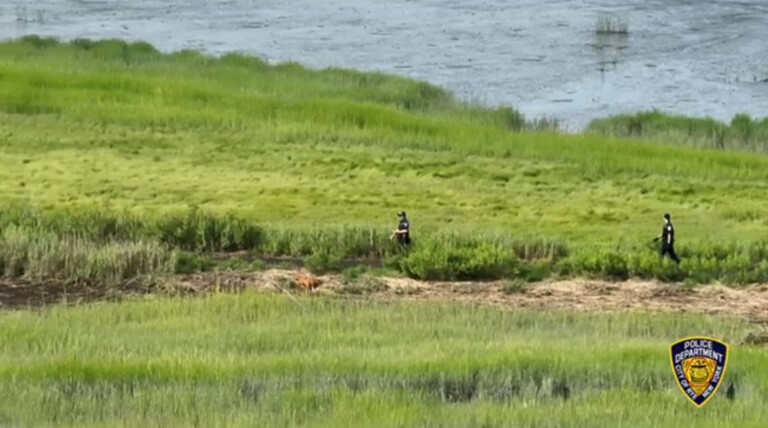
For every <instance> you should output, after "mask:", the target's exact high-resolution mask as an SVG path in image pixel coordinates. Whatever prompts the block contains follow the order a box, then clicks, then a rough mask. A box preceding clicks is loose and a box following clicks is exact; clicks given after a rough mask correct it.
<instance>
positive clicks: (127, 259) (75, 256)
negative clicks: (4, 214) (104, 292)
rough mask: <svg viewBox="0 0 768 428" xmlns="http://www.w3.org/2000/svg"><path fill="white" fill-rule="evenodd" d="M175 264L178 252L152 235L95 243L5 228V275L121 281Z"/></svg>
mask: <svg viewBox="0 0 768 428" xmlns="http://www.w3.org/2000/svg"><path fill="white" fill-rule="evenodd" d="M175 269H176V258H175V254H174V253H173V252H172V251H168V250H167V249H166V248H164V247H162V246H161V245H160V244H159V243H157V242H154V241H151V240H148V241H132V242H124V241H123V242H121V241H113V240H109V241H105V242H101V243H96V242H94V241H91V240H88V239H86V238H83V237H80V236H77V235H76V234H74V235H68V236H67V235H57V234H55V233H52V232H43V231H37V230H31V229H27V228H24V227H15V226H11V227H6V228H4V229H3V230H2V234H0V276H3V277H6V278H26V279H29V280H32V281H46V280H55V281H63V282H65V283H67V284H72V285H90V286H96V285H98V286H116V285H120V284H124V283H126V282H128V281H133V282H137V281H138V282H141V281H144V280H152V279H157V278H162V277H165V276H167V275H170V274H172V273H173V272H174V271H175Z"/></svg>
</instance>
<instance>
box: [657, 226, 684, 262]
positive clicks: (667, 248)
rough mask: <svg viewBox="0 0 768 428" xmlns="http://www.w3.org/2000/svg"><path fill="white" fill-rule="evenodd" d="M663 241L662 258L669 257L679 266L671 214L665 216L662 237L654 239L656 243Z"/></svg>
mask: <svg viewBox="0 0 768 428" xmlns="http://www.w3.org/2000/svg"><path fill="white" fill-rule="evenodd" d="M659 239H661V251H660V253H661V257H664V256H665V255H669V258H670V259H672V260H674V261H675V263H677V264H678V265H679V264H680V259H679V258H678V257H677V254H675V227H674V226H672V217H671V216H670V215H669V213H666V214H664V226H663V227H662V229H661V235H659V236H657V237H656V238H654V241H658V240H659Z"/></svg>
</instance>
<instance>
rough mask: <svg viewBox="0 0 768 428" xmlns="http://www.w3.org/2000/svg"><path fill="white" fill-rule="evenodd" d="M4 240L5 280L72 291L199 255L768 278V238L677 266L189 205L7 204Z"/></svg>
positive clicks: (650, 252) (451, 274) (506, 275)
mask: <svg viewBox="0 0 768 428" xmlns="http://www.w3.org/2000/svg"><path fill="white" fill-rule="evenodd" d="M0 238H1V240H0V272H1V273H2V274H3V275H5V276H7V277H21V276H24V277H27V278H31V279H40V280H42V279H50V278H58V279H61V280H66V281H70V282H73V283H77V284H94V283H104V284H107V285H110V284H118V283H120V282H121V281H122V282H124V281H127V280H130V279H133V278H141V277H143V276H152V275H154V276H163V275H168V274H171V273H173V272H174V271H179V272H185V273H188V272H190V271H194V270H197V269H203V268H204V267H205V266H207V264H208V262H205V261H204V260H203V259H199V257H203V258H205V257H210V256H215V255H217V254H219V253H224V254H231V253H233V252H244V253H245V255H246V257H247V258H255V259H263V260H277V261H280V260H282V258H288V259H289V260H298V261H299V262H303V263H305V264H306V266H307V267H308V268H309V269H311V270H313V271H315V272H317V273H326V272H340V271H342V270H343V269H345V268H348V267H351V266H356V265H372V266H382V267H387V268H390V269H394V270H396V271H398V272H401V273H403V274H405V275H408V276H410V277H412V278H416V279H422V280H496V279H525V280H531V281H538V280H543V279H546V278H550V277H556V276H559V277H566V278H567V277H595V278H604V279H610V280H626V279H629V278H644V279H650V278H653V279H658V280H662V281H676V282H679V281H688V282H693V283H711V282H717V281H719V282H723V283H727V284H734V285H738V284H749V283H759V282H766V281H768V241H759V240H757V241H751V242H746V243H741V244H737V243H733V242H731V243H717V242H706V241H693V242H690V243H686V244H684V245H679V248H678V254H679V255H680V256H681V257H682V258H683V263H682V264H681V265H680V266H677V265H675V264H674V263H672V262H670V261H668V260H665V259H662V258H661V257H660V256H659V255H658V252H657V251H658V249H657V248H656V246H655V245H628V244H618V245H614V246H612V247H606V246H589V245H584V246H575V247H574V246H573V245H569V244H567V243H565V242H562V241H559V240H557V239H552V238H547V237H543V236H535V235H529V236H514V235H511V234H502V233H497V234H487V233H486V234H483V233H481V234H476V235H472V234H467V233H457V232H446V231H443V232H439V231H438V232H436V233H434V234H426V235H421V236H420V235H418V234H417V235H414V242H413V243H412V244H411V245H410V246H409V247H408V248H407V249H406V250H405V251H403V249H401V248H400V247H399V246H398V245H397V244H396V243H395V242H393V241H392V240H391V239H390V235H389V234H388V233H385V231H383V230H376V229H370V228H348V227H347V228H345V227H328V228H300V227H297V228H282V227H270V226H261V225H259V224H256V223H254V222H252V221H249V220H247V219H244V218H238V217H237V216H235V215H233V214H224V215H217V214H214V213H210V212H205V211H203V210H200V209H199V208H196V207H192V208H190V209H189V211H188V212H186V213H178V214H165V215H160V216H155V217H152V216H140V215H131V214H126V213H123V214H118V213H108V212H104V211H98V212H89V211H86V212H81V213H80V214H76V213H73V212H52V213H41V212H38V211H35V210H31V209H29V208H19V207H16V208H7V209H5V210H3V214H2V215H0ZM180 252H184V253H180ZM190 254H191V256H190Z"/></svg>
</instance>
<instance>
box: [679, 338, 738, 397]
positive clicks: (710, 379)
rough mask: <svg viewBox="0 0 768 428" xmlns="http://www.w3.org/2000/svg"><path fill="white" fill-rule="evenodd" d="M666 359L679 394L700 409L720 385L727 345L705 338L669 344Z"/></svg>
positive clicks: (725, 362) (726, 361)
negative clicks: (669, 364) (669, 362)
mask: <svg viewBox="0 0 768 428" xmlns="http://www.w3.org/2000/svg"><path fill="white" fill-rule="evenodd" d="M670 357H671V358H672V371H673V372H674V373H675V378H676V379H677V386H679V387H680V391H682V392H683V394H684V395H685V396H686V397H688V399H690V400H691V402H692V403H693V404H694V405H695V406H696V407H701V406H703V405H704V404H706V403H707V401H709V399H710V398H712V396H713V395H715V392H717V389H718V388H719V387H720V384H721V383H722V382H723V376H725V369H726V366H727V364H728V345H727V344H725V343H723V342H721V341H719V340H716V339H712V338H709V337H689V338H686V339H680V340H678V341H677V342H675V343H673V344H672V347H671V348H670Z"/></svg>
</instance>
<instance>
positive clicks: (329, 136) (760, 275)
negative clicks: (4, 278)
mask: <svg viewBox="0 0 768 428" xmlns="http://www.w3.org/2000/svg"><path fill="white" fill-rule="evenodd" d="M0 82H2V85H0V142H1V144H0V163H1V164H2V166H3V167H2V168H1V169H0V198H1V199H2V201H3V202H2V204H3V206H4V207H5V208H4V209H3V210H2V216H0V217H2V218H0V228H2V229H3V230H5V232H3V234H4V236H5V235H8V234H9V233H10V235H11V236H10V237H8V236H5V237H4V238H3V239H2V240H0V259H3V258H4V259H5V261H3V262H0V270H2V267H3V266H4V265H5V266H9V265H14V266H17V265H18V266H20V267H18V268H14V270H13V272H16V273H23V271H24V270H25V269H26V268H27V267H28V266H27V265H29V264H30V263H37V262H34V261H27V259H30V260H31V259H32V258H33V257H31V256H30V255H29V254H30V252H29V251H27V249H28V248H30V246H29V245H27V244H25V245H20V244H19V240H18V239H17V238H18V235H20V234H21V235H23V234H35V235H36V234H37V232H35V233H33V232H30V230H31V229H35V230H38V231H39V230H40V227H39V226H40V225H41V224H50V223H52V222H54V223H57V224H58V226H57V228H55V230H54V231H53V232H51V233H53V234H55V235H56V236H57V238H56V239H59V240H60V241H61V240H64V241H66V240H68V239H70V235H72V234H75V235H88V239H96V238H99V239H101V238H110V239H112V238H115V236H119V237H120V238H121V239H122V240H123V241H126V240H127V241H130V242H128V244H130V245H134V243H133V241H136V240H138V239H145V238H146V239H160V241H161V242H160V243H161V244H170V246H171V247H172V248H176V249H180V248H181V249H185V250H194V251H200V250H225V251H226V250H228V249H230V250H233V249H235V250H236V249H239V250H242V249H245V250H250V251H254V252H256V253H258V254H271V255H275V254H287V255H292V256H302V257H304V256H307V255H313V254H316V253H323V254H325V255H323V254H321V255H320V256H322V257H326V256H327V257H331V258H337V259H338V258H360V257H379V258H380V257H388V256H390V255H391V254H392V251H393V249H392V248H391V245H390V244H389V243H388V242H387V237H388V234H389V231H390V230H391V229H392V228H393V227H394V225H395V224H396V223H395V220H396V219H395V218H394V213H395V212H397V211H399V210H401V209H402V210H406V211H408V212H409V214H410V217H411V222H412V225H413V227H414V229H413V230H414V232H413V233H414V237H415V238H416V240H417V242H418V243H421V244H424V245H423V246H422V248H421V250H420V251H421V253H423V254H422V255H423V257H421V259H419V257H414V258H413V259H411V260H408V261H405V262H403V261H397V260H396V261H394V262H393V263H394V265H395V266H396V267H397V269H399V270H401V271H403V272H406V273H408V274H410V275H412V276H416V277H420V278H434V277H445V278H475V277H499V276H509V275H511V273H510V272H509V271H510V270H509V269H499V268H498V265H499V264H504V265H506V264H508V261H509V260H510V256H509V254H510V253H513V252H514V253H515V254H516V256H521V255H522V256H523V257H522V259H524V260H525V261H529V260H527V259H531V258H533V259H538V258H541V257H542V256H543V257H544V258H546V259H548V260H549V262H548V263H550V266H548V267H547V268H546V269H545V270H546V271H547V272H558V273H561V274H565V275H596V276H607V277H619V278H622V277H627V276H643V277H656V278H660V279H665V280H667V279H672V280H684V279H690V280H692V281H695V282H708V281H712V280H721V281H725V282H729V283H745V282H755V281H762V280H764V279H765V278H768V268H766V266H765V265H764V264H763V263H762V260H763V255H764V254H765V250H764V248H766V247H765V243H764V241H765V233H766V231H768V216H767V215H768V208H766V206H765V204H764V203H762V199H763V196H764V193H765V191H766V188H767V187H768V181H767V180H766V179H767V178H768V158H766V157H765V156H763V155H758V154H754V153H745V152H737V151H734V152H728V151H723V150H717V149H706V148H695V147H687V146H686V145H689V144H691V139H695V138H699V137H700V138H701V139H702V140H701V141H702V143H701V145H707V144H709V143H708V141H709V140H707V138H709V134H707V132H709V131H707V130H708V129H710V128H712V126H713V125H712V124H711V123H710V122H707V121H699V122H697V121H696V120H692V119H691V120H687V119H686V120H687V121H686V120H683V119H679V118H676V119H674V118H673V119H674V120H673V119H669V121H668V122H669V123H667V125H663V126H662V125H658V124H656V125H654V127H651V126H650V125H647V126H645V127H643V128H642V129H645V130H648V129H654V130H658V129H660V128H664V129H668V128H669V129H672V128H674V129H678V128H685V129H688V130H689V131H691V130H692V129H694V128H696V127H697V126H700V127H701V128H702V130H703V131H702V133H701V135H699V134H697V133H693V132H692V131H691V132H689V134H690V135H688V134H686V135H687V136H686V138H685V139H683V138H681V140H680V141H677V140H674V141H665V142H667V143H668V144H666V145H659V144H648V143H645V142H642V141H638V140H635V139H628V140H620V139H613V138H610V137H605V136H599V134H600V133H603V134H611V135H612V134H616V135H628V136H632V137H636V136H637V135H634V134H633V133H632V132H634V131H632V130H633V129H634V128H633V127H631V126H630V127H629V131H626V130H623V129H624V128H622V127H623V126H624V125H622V124H623V123H624V122H623V121H624V120H625V119H623V118H617V119H616V118H615V119H612V120H613V122H609V124H610V123H614V125H612V127H611V126H609V125H606V124H604V123H603V122H595V123H594V124H593V126H592V128H593V131H594V132H592V133H587V134H583V135H562V134H559V133H556V132H552V131H541V130H537V131H532V130H531V129H532V128H535V127H536V125H535V124H534V121H528V120H526V119H525V118H524V117H522V116H521V115H520V114H519V113H517V112H516V111H515V110H513V109H510V108H497V109H487V108H482V107H478V106H473V105H469V104H466V103H462V102H459V101H456V100H455V99H454V98H453V96H452V95H451V94H450V93H447V92H446V91H444V90H442V89H440V88H436V87H433V86H431V85H428V84H426V83H422V82H417V81H412V80H409V79H404V78H399V77H394V76H386V75H381V74H371V73H357V72H353V71H347V70H339V69H328V70H309V69H306V68H303V67H301V66H299V65H297V64H293V63H288V64H278V65H269V64H267V63H265V62H264V61H262V60H260V59H258V58H253V57H247V56H243V55H238V54H230V55H225V56H223V57H221V58H212V57H206V56H204V55H201V54H199V53H196V52H190V51H183V52H177V53H172V54H161V53H159V52H158V51H156V50H155V49H154V48H153V47H152V46H150V45H147V44H144V43H133V44H128V43H125V42H122V41H117V40H112V41H101V42H94V41H88V40H76V41H73V42H71V43H59V42H57V41H55V40H52V39H45V38H39V37H34V36H32V37H27V38H24V39H21V40H15V41H8V42H3V43H2V44H0ZM641 119H642V120H640V119H638V120H636V121H639V122H642V123H651V122H653V123H656V122H654V121H658V120H657V119H658V117H656V116H652V117H651V119H647V120H646V118H645V116H643V117H641ZM742 122H744V120H743V118H742V119H740V121H735V122H734V124H733V125H732V126H731V128H728V129H737V128H738V127H737V125H739V124H740V123H742ZM748 122H749V126H747V125H744V126H747V128H749V127H754V128H755V129H756V130H757V129H758V128H759V126H760V125H759V124H758V123H757V122H756V121H752V119H749V120H748ZM601 123H602V124H603V125H601ZM633 123H634V122H633ZM665 123H666V122H665ZM742 125H743V123H742ZM718 126H720V125H718ZM722 126H726V125H722ZM726 128H727V126H726ZM742 128H743V126H742ZM742 128H738V129H742ZM749 129H752V128H749ZM649 132H650V131H649ZM723 132H725V131H723ZM729 132H730V131H729ZM734 132H735V131H734ZM745 132H746V131H745ZM643 135H645V134H643ZM649 135H650V137H649V138H651V137H652V139H654V140H663V139H664V138H663V136H664V135H667V134H663V133H659V132H654V133H651V134H649ZM669 135H674V134H669ZM728 135H730V134H728ZM734 135H737V134H734ZM738 135H741V134H738ZM749 135H750V136H756V137H754V138H756V140H754V141H759V139H760V138H761V137H760V136H761V135H762V134H761V133H760V132H758V131H754V132H752V131H749ZM670 138H671V137H670ZM734 138H735V137H734ZM750 138H753V137H750ZM697 141H698V140H697ZM749 141H753V140H749ZM755 144H757V143H755ZM19 206H22V207H23V208H18V207H19ZM193 206H194V207H198V209H199V210H200V212H203V213H205V214H204V216H209V217H206V218H210V221H209V222H208V223H205V224H203V223H195V224H194V225H193V226H194V227H188V228H186V229H185V230H183V231H181V228H184V227H186V226H184V225H183V224H182V223H184V220H179V218H182V219H183V218H184V216H186V213H187V212H188V211H189V210H190V207H193ZM667 211H668V212H671V213H672V214H673V219H674V220H675V223H676V228H677V233H678V242H679V247H680V249H679V252H681V253H682V254H683V256H684V257H685V259H686V261H684V263H683V265H682V267H681V270H679V271H670V269H671V268H669V267H668V266H666V265H664V264H663V263H662V262H661V261H660V260H658V257H656V254H655V253H654V252H655V248H654V247H653V246H651V244H650V240H651V238H652V237H653V236H655V235H657V234H658V232H659V230H660V226H661V214H662V213H663V212H667ZM96 216H98V217H100V218H102V219H104V218H107V220H105V221H101V222H100V223H98V224H97V225H95V226H94V224H91V223H89V222H90V221H91V219H93V218H94V217H96ZM49 217H55V218H56V219H58V220H56V221H52V220H50V218H49ZM62 218H64V219H66V221H64V222H62V221H61V219H62ZM235 218H236V219H237V222H236V224H238V225H241V226H242V225H244V226H243V227H240V226H237V227H238V228H239V229H238V230H239V231H245V232H244V233H246V232H247V233H248V234H249V235H248V236H247V237H243V236H240V235H238V236H237V237H233V236H234V235H237V233H239V232H237V233H235V232H231V231H230V230H229V229H232V227H230V226H229V225H230V224H235V223H232V222H233V221H234V220H232V219H235ZM9 219H10V220H9ZM30 219H32V220H30ZM20 222H21V223H25V225H24V227H23V228H22V229H18V228H17V226H19V224H18V223H20ZM158 222H159V223H161V224H162V225H163V226H162V227H155V226H148V225H154V224H158ZM180 224H181V226H178V225H180ZM62 225H63V226H62ZM102 226H103V227H102ZM134 226H135V230H127V229H128V228H132V227H134ZM177 226H178V227H177ZM187 226H188V225H187ZM209 226H211V227H209ZM8 228H16V229H14V230H11V231H10V232H8ZM96 229H98V230H97V232H94V233H95V235H97V236H96V237H94V233H92V232H93V231H94V230H96ZM158 229H161V230H162V231H161V232H158V231H157V230H158ZM171 229H172V230H171ZM257 229H258V230H257ZM19 230H21V232H19ZM150 230H151V233H150V232H148V231H150ZM169 230H170V231H169ZM211 231H213V232H211ZM211 233H212V234H214V235H216V234H219V235H216V236H215V237H211ZM180 234H182V235H184V236H180ZM222 234H229V235H227V236H228V237H226V239H225V238H222V236H223V235H222ZM64 235H66V236H64ZM257 235H258V237H262V239H261V240H260V241H258V242H257V240H256V237H257ZM36 236H37V235H36ZM158 236H161V238H158ZM169 236H171V237H172V239H164V238H168V237H169ZM163 237H164V238H163ZM230 238H231V239H230ZM47 239H48V238H47V237H44V239H43V238H40V237H35V238H34V239H33V241H35V242H38V243H40V242H42V244H40V245H42V246H43V247H45V248H53V247H55V245H53V244H49V243H47ZM227 239H230V241H237V242H235V243H231V242H230V243H226V242H224V241H226V240H227ZM185 240H186V241H185ZM467 240H469V241H471V242H470V244H467ZM182 241H185V242H186V244H185V245H181V244H184V242H182ZM191 241H195V244H194V245H192V244H190V242H191ZM212 242H213V244H212ZM227 242H229V241H227ZM122 243H125V242H121V243H118V244H122ZM107 244H110V245H112V244H114V243H107ZM107 244H105V243H95V244H92V247H93V248H98V249H100V248H102V247H103V246H104V245H107ZM118 244H115V245H118ZM128 244H126V245H128ZM214 244H216V245H214ZM219 244H220V245H219ZM36 245H37V246H36ZM40 245H38V244H35V245H32V247H34V248H38V247H39V246H40ZM142 245H144V244H142ZM148 245H150V246H151V245H154V244H152V243H150V244H148ZM19 248H22V250H23V251H21V250H19ZM142 248H144V247H142ZM531 248H534V251H529V250H530V249H531ZM561 250H562V251H561ZM36 251H37V252H36V253H35V254H38V255H40V254H43V253H46V251H48V250H45V249H43V250H39V251H38V250H36ZM98 251H101V250H98ZM329 253H333V254H329ZM458 253H461V254H458ZM19 254H20V255H19ZM433 254H441V255H442V259H441V260H435V259H434V257H432V256H431V255H433ZM531 254H533V257H530V255H531ZM567 254H571V255H572V257H571V259H569V260H567V261H566V262H564V264H561V265H556V264H555V263H557V260H554V259H556V258H562V257H564V256H566V255H567ZM486 256H487V257H486ZM41 257H42V256H41ZM46 257H47V256H46ZM142 257H143V256H142ZM43 258H45V257H43ZM97 258H98V257H97ZM456 258H459V259H466V260H467V263H465V264H467V265H472V266H468V267H466V269H464V268H462V269H464V270H468V271H471V272H444V271H445V269H444V268H443V267H441V266H443V265H446V264H450V263H449V261H450V260H453V259H456ZM513 258H514V257H513ZM19 260H21V261H22V262H19ZM46 260H47V259H46ZM489 260H490V261H489ZM605 260H609V261H608V262H605ZM62 263H65V262H61V263H48V264H46V263H43V265H45V266H50V267H51V269H53V270H56V269H58V270H60V268H59V267H60V266H61V265H62ZM83 263H85V262H83ZM89 263H90V264H91V265H93V264H94V263H96V262H93V263H91V262H89ZM415 263H421V264H424V263H426V264H427V265H428V266H410V265H414V264H415ZM606 263H607V264H606ZM81 264H82V263H81ZM96 264H97V263H96ZM151 265H152V266H155V265H156V264H151ZM486 265H497V266H496V267H494V266H491V267H490V268H488V269H486ZM78 266H79V265H78ZM89 266H90V265H89ZM68 269H69V268H68ZM77 269H80V268H79V267H78V268H77ZM121 269H122V268H121ZM5 270H6V273H5V275H8V273H7V270H8V269H7V268H6V269H5ZM71 270H72V269H70V271H71ZM113 270H114V269H113ZM125 270H126V271H133V270H131V269H125ZM702 272H703V273H702ZM14 275H15V274H14ZM96 277H99V276H98V275H97V276H96Z"/></svg>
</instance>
